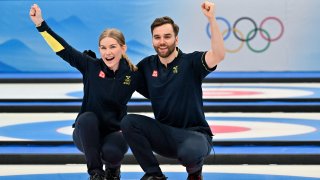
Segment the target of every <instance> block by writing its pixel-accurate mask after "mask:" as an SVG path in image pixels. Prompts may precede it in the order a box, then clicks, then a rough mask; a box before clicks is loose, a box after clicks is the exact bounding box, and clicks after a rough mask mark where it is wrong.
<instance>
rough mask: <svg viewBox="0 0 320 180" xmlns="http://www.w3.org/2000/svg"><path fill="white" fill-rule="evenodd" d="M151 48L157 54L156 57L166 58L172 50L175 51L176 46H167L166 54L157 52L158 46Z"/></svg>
mask: <svg viewBox="0 0 320 180" xmlns="http://www.w3.org/2000/svg"><path fill="white" fill-rule="evenodd" d="M153 48H154V50H155V51H156V52H157V54H158V56H160V57H162V58H167V57H169V56H170V55H171V54H172V53H173V52H174V50H175V49H176V46H175V44H172V45H168V46H167V51H166V52H161V51H160V50H159V46H153Z"/></svg>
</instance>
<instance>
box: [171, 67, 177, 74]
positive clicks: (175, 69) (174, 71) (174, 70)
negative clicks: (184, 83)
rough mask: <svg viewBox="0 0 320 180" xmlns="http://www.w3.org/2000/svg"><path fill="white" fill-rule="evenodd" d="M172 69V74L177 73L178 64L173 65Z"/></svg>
mask: <svg viewBox="0 0 320 180" xmlns="http://www.w3.org/2000/svg"><path fill="white" fill-rule="evenodd" d="M172 69H173V73H174V74H177V73H178V66H174V67H173V68H172Z"/></svg>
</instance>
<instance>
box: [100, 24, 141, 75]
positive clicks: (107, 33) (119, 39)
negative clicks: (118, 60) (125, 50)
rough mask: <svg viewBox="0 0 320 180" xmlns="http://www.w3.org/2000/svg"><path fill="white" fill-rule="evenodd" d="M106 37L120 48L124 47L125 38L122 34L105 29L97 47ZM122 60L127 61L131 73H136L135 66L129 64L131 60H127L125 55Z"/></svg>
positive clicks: (114, 30)
mask: <svg viewBox="0 0 320 180" xmlns="http://www.w3.org/2000/svg"><path fill="white" fill-rule="evenodd" d="M106 37H110V38H113V39H115V40H116V41H117V42H118V43H119V44H120V46H124V45H126V41H125V38H124V35H123V34H122V32H121V31H119V30H118V29H115V28H112V29H106V30H104V31H103V32H102V33H101V35H100V37H99V44H98V46H100V42H101V40H102V39H104V38H106ZM122 58H124V59H125V60H126V61H127V63H128V64H129V67H130V70H131V71H137V70H138V68H137V66H135V65H134V64H133V63H132V62H131V60H130V59H129V57H128V55H127V54H122Z"/></svg>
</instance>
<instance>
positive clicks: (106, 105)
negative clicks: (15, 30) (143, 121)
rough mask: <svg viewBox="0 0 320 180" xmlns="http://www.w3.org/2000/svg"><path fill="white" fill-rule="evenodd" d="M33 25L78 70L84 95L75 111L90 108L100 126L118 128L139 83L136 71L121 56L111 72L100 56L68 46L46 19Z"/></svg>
mask: <svg viewBox="0 0 320 180" xmlns="http://www.w3.org/2000/svg"><path fill="white" fill-rule="evenodd" d="M37 29H38V31H39V32H40V34H41V35H42V36H43V38H44V39H45V41H46V42H47V43H48V44H49V46H50V47H51V49H52V50H53V51H54V52H56V54H57V55H58V56H60V57H61V58H62V59H64V60H65V61H66V62H68V63H69V64H70V65H71V66H73V67H75V68H76V69H78V70H79V71H80V72H81V74H82V77H83V85H84V88H83V92H84V96H83V100H82V106H81V110H80V112H79V115H80V114H81V113H83V112H88V111H90V112H94V113H95V114H96V115H97V117H98V118H99V120H100V121H101V122H102V126H103V128H104V129H106V130H107V131H110V132H113V131H118V130H119V129H120V121H121V119H122V118H123V116H124V115H126V114H127V105H126V104H127V102H128V101H129V99H130V98H131V96H132V94H133V92H134V91H135V89H136V88H137V86H138V84H139V82H138V81H139V79H140V77H141V75H140V74H139V72H138V71H136V72H133V71H131V70H130V68H129V66H128V64H127V62H126V60H125V59H121V60H120V65H119V69H118V70H117V71H116V72H115V73H114V72H113V71H112V70H110V69H109V68H108V67H107V66H106V65H105V63H104V62H103V60H102V59H94V58H92V57H90V56H88V55H86V54H83V53H81V52H79V51H77V50H75V49H74V48H72V47H71V46H70V45H69V44H68V43H67V42H65V40H64V39H62V38H61V37H60V36H58V35H57V34H56V33H54V32H53V31H52V30H51V29H50V28H49V26H48V25H47V24H46V22H43V23H42V24H41V26H40V27H37ZM140 84H141V83H140Z"/></svg>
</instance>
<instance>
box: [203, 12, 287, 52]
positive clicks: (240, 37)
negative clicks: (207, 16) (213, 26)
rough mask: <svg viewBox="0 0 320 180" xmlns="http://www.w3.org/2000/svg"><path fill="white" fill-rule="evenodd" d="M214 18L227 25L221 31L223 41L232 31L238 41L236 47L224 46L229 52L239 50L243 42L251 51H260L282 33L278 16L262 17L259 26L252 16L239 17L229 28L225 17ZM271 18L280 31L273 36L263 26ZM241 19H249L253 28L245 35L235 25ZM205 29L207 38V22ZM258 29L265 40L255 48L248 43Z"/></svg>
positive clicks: (266, 47)
mask: <svg viewBox="0 0 320 180" xmlns="http://www.w3.org/2000/svg"><path fill="white" fill-rule="evenodd" d="M216 19H217V21H222V22H223V23H225V24H226V25H227V27H228V28H227V29H226V30H224V31H222V35H223V40H224V41H226V40H227V39H228V38H229V37H230V36H231V33H233V35H234V37H235V38H236V39H238V40H239V41H240V45H239V46H238V47H237V48H234V49H228V48H226V51H227V52H229V53H236V52H238V51H240V50H241V49H242V47H243V46H244V44H245V43H246V45H247V46H248V48H249V49H250V50H251V51H253V52H255V53H262V52H264V51H266V50H267V49H268V48H269V47H270V44H271V42H274V41H277V40H279V39H280V38H281V37H282V35H283V33H284V25H283V23H282V21H281V20H280V19H279V18H277V17H273V16H270V17H266V18H265V19H263V20H262V21H261V23H260V25H259V26H257V23H256V22H255V21H254V20H253V19H252V18H249V17H241V18H239V19H237V20H236V21H235V22H234V24H233V27H232V28H231V24H230V22H229V21H228V20H227V19H226V18H223V17H216ZM272 20H273V21H276V22H277V23H278V24H279V25H280V33H279V34H278V35H277V36H275V37H271V35H270V33H269V32H268V31H267V30H266V29H265V28H264V26H265V24H266V22H267V21H272ZM241 21H249V22H250V23H252V24H253V29H252V30H250V31H249V32H248V33H247V34H246V36H245V34H244V33H243V32H242V31H240V30H239V29H238V28H237V26H238V25H239V23H240V22H241ZM206 29H207V35H208V36H209V38H211V34H210V24H209V23H208V24H207V28H206ZM258 31H259V34H260V36H261V37H262V39H264V40H265V41H266V45H265V46H264V47H263V48H261V49H255V48H253V47H252V45H251V44H250V41H251V40H253V39H254V38H255V37H256V35H257V34H258Z"/></svg>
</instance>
